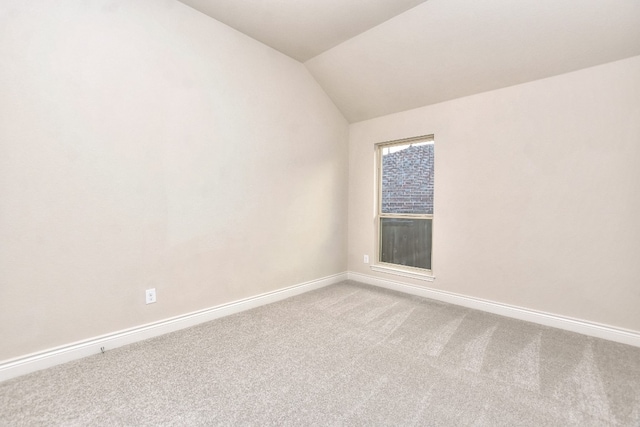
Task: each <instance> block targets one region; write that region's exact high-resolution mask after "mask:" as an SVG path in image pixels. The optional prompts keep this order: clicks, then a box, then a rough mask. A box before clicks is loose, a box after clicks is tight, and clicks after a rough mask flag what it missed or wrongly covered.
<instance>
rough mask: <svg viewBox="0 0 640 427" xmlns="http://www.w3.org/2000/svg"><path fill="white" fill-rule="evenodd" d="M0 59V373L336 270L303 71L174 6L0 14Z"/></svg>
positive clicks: (338, 223) (325, 158) (336, 223)
mask: <svg viewBox="0 0 640 427" xmlns="http://www.w3.org/2000/svg"><path fill="white" fill-rule="evenodd" d="M0 57H1V58H2V67H0V93H1V96H0V242H1V245H0V342H1V343H2V345H0V361H2V360H6V359H10V358H13V357H18V356H22V355H25V354H27V353H31V352H37V351H41V350H44V349H48V348H51V347H54V346H59V345H64V344H67V343H70V342H74V341H77V340H83V339H87V338H91V337H94V336H98V335H101V334H106V333H111V332H114V331H118V330H122V329H125V328H129V327H134V326H137V325H141V324H145V323H148V322H152V321H156V320H161V319H165V318H168V317H171V316H176V315H180V314H184V313H187V312H191V311H194V310H199V309H202V308H207V307H211V306H215V305H218V304H222V303H225V302H229V301H234V300H237V299H241V298H244V297H248V296H253V295H257V294H260V293H263V292H268V291H271V290H275V289H279V288H283V287H286V286H290V285H294V284H298V283H302V282H305V281H309V280H313V279H318V278H321V277H326V276H328V275H332V274H336V273H340V272H344V271H345V270H346V214H347V210H346V208H347V199H346V196H347V188H346V185H345V182H346V179H347V135H348V127H347V123H346V121H345V120H344V118H343V117H342V115H341V114H340V113H339V112H338V110H337V109H336V108H335V106H334V105H333V103H332V102H331V101H330V100H329V98H328V97H327V96H326V95H325V93H324V92H323V91H322V90H321V89H320V87H319V86H318V85H317V83H316V82H315V81H314V80H313V78H312V77H311V76H310V75H309V73H308V72H307V70H306V69H305V68H304V66H303V65H302V64H300V63H298V62H296V61H293V60H292V59H290V58H288V57H286V56H284V55H282V54H280V53H278V52H276V51H275V50H273V49H271V48H268V47H266V46H264V45H262V44H260V43H258V42H256V41H254V40H253V39H250V38H248V37H247V36H244V35H242V34H240V33H239V32H237V31H235V30H232V29H231V28H229V27H227V26H225V25H223V24H221V23H218V22H216V21H214V20H212V19H211V18H209V17H206V16H204V15H202V14H200V13H199V12H196V11H194V10H192V9H190V8H188V7H187V6H185V5H183V4H181V3H178V2H175V1H171V0H160V1H155V0H138V1H135V2H128V1H115V0H102V1H92V2H85V1H81V0H63V1H59V2H47V1H30V2H22V1H19V0H9V1H3V2H2V4H1V5H0ZM151 287H155V288H156V289H157V293H158V302H157V303H156V304H152V305H145V304H144V290H145V289H147V288H151Z"/></svg>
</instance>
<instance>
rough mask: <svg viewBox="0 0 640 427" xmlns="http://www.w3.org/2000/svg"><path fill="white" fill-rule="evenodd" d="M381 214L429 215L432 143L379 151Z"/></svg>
mask: <svg viewBox="0 0 640 427" xmlns="http://www.w3.org/2000/svg"><path fill="white" fill-rule="evenodd" d="M382 213H404V214H433V142H432V141H429V142H419V143H413V144H404V145H392V146H389V147H383V148H382Z"/></svg>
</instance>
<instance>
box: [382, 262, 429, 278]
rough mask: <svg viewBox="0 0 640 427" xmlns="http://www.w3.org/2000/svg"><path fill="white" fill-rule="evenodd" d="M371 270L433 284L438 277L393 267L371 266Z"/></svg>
mask: <svg viewBox="0 0 640 427" xmlns="http://www.w3.org/2000/svg"><path fill="white" fill-rule="evenodd" d="M371 270H373V271H377V272H378V273H388V274H394V275H396V276H402V277H410V278H412V279H418V280H425V281H427V282H433V281H434V280H435V278H436V276H434V275H433V274H431V273H426V272H425V273H423V272H421V271H416V270H409V269H403V268H397V267H391V266H386V265H381V264H373V265H371Z"/></svg>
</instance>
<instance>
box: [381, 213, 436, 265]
mask: <svg viewBox="0 0 640 427" xmlns="http://www.w3.org/2000/svg"><path fill="white" fill-rule="evenodd" d="M432 224H433V220H431V219H413V218H411V219H408V218H402V219H400V218H381V220H380V261H382V262H388V263H390V264H399V265H405V266H407V267H417V268H425V269H427V270H431V232H432Z"/></svg>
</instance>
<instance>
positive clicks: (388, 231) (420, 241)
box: [377, 135, 434, 273]
mask: <svg viewBox="0 0 640 427" xmlns="http://www.w3.org/2000/svg"><path fill="white" fill-rule="evenodd" d="M377 152H378V215H377V217H378V221H377V227H378V233H377V234H378V261H379V262H380V263H381V265H382V264H391V265H392V267H394V266H395V267H400V268H402V269H419V271H422V272H424V273H429V272H430V271H431V246H432V245H431V242H432V230H433V179H434V176H433V175H434V173H433V172H434V139H433V136H432V135H431V136H424V137H419V138H411V139H405V140H400V141H393V142H387V143H382V144H378V145H377Z"/></svg>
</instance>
